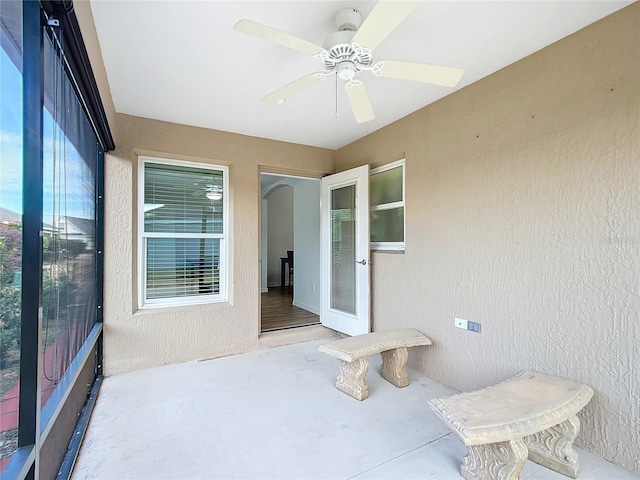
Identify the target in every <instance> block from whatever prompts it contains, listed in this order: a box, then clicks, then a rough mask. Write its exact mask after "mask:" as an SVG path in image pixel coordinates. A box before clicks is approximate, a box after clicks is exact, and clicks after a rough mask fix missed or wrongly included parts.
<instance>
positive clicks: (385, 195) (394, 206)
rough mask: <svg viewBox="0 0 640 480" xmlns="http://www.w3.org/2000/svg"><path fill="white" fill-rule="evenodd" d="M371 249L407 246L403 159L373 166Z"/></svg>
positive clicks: (370, 193) (370, 225)
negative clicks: (405, 238)
mask: <svg viewBox="0 0 640 480" xmlns="http://www.w3.org/2000/svg"><path fill="white" fill-rule="evenodd" d="M369 209H370V220H369V229H370V235H371V242H370V245H371V250H404V233H405V221H404V159H403V160H398V161H397V162H393V163H390V164H388V165H383V166H382V167H378V168H374V169H372V170H371V177H370V180H369Z"/></svg>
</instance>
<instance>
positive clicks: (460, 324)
mask: <svg viewBox="0 0 640 480" xmlns="http://www.w3.org/2000/svg"><path fill="white" fill-rule="evenodd" d="M468 325H469V322H468V321H467V320H465V319H464V318H456V319H455V320H454V326H455V327H456V328H461V329H463V330H466V329H467V328H468Z"/></svg>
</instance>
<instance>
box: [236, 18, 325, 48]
mask: <svg viewBox="0 0 640 480" xmlns="http://www.w3.org/2000/svg"><path fill="white" fill-rule="evenodd" d="M233 29H234V30H235V31H237V32H242V33H247V34H249V35H253V36H254V37H258V38H262V39H263V40H269V41H270V42H275V43H278V44H280V45H284V46H285V47H289V48H292V49H294V50H298V51H299V52H302V53H306V54H307V55H315V54H316V53H320V52H321V51H322V50H323V48H322V47H320V46H319V45H316V44H314V43H311V42H308V41H307V40H303V39H302V38H298V37H296V36H293V35H291V34H289V33H286V32H282V31H280V30H277V29H275V28H272V27H268V26H266V25H262V24H261V23H257V22H254V21H251V20H246V19H245V20H240V21H239V22H238V23H236V24H235V25H234V26H233Z"/></svg>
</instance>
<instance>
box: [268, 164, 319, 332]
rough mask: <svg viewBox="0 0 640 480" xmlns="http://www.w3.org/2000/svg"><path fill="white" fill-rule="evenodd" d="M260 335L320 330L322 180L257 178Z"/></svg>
mask: <svg viewBox="0 0 640 480" xmlns="http://www.w3.org/2000/svg"><path fill="white" fill-rule="evenodd" d="M260 189H261V190H260V193H261V195H260V202H261V222H260V229H261V232H260V258H261V295H260V297H261V302H260V304H261V308H260V330H261V333H265V332H271V331H276V330H284V329H289V328H295V327H302V326H308V325H318V324H320V316H319V314H320V180H319V179H314V178H305V177H297V176H288V175H280V174H272V173H265V172H262V173H261V174H260Z"/></svg>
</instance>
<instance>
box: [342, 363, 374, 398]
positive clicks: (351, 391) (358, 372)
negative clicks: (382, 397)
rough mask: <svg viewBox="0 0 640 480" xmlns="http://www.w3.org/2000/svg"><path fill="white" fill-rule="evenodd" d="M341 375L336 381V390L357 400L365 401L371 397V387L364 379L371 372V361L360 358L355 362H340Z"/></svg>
mask: <svg viewBox="0 0 640 480" xmlns="http://www.w3.org/2000/svg"><path fill="white" fill-rule="evenodd" d="M338 366H339V367H340V375H338V380H337V381H336V388H337V389H338V390H340V391H341V392H344V393H346V394H347V395H350V396H352V397H353V398H355V399H356V400H364V399H365V398H367V397H368V396H369V387H367V384H366V383H364V377H365V376H366V375H367V371H368V370H369V359H368V358H367V357H365V358H360V359H359V360H355V361H353V362H345V361H344V360H338Z"/></svg>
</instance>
